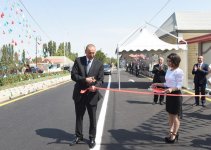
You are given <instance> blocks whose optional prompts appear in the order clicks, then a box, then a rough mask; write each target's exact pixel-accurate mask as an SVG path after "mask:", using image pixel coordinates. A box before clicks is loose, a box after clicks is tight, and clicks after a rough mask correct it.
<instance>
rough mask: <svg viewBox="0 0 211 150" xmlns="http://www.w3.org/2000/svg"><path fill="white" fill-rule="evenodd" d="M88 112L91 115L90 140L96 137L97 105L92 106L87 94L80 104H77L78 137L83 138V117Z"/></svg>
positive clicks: (76, 128)
mask: <svg viewBox="0 0 211 150" xmlns="http://www.w3.org/2000/svg"><path fill="white" fill-rule="evenodd" d="M86 109H87V111H88V115H89V121H90V125H89V138H90V139H95V136H96V111H97V105H90V104H89V99H88V98H87V95H86V94H85V95H84V96H83V98H82V99H81V100H80V101H79V102H75V113H76V126H75V134H76V136H77V137H81V138H82V137H83V117H84V114H85V112H86Z"/></svg>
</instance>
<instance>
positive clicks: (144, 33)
mask: <svg viewBox="0 0 211 150" xmlns="http://www.w3.org/2000/svg"><path fill="white" fill-rule="evenodd" d="M173 36H174V35H173ZM174 37H175V36H174ZM175 38H177V37H175ZM177 39H178V38H177ZM183 42H185V43H186V41H184V40H183ZM169 50H174V52H176V53H177V54H179V55H180V57H181V60H182V61H181V63H180V68H181V69H182V70H183V71H184V72H186V71H187V67H188V66H187V63H188V62H187V51H186V50H187V44H170V43H166V42H164V41H162V40H160V39H159V38H158V37H157V36H156V35H155V34H154V33H152V32H150V31H148V30H147V29H146V28H143V29H138V30H137V31H136V33H134V34H133V37H129V38H128V39H127V40H126V41H125V42H124V43H122V44H121V45H120V44H118V46H117V59H118V63H119V54H122V53H124V52H131V51H132V52H134V51H148V52H150V53H156V52H158V51H166V56H167V54H169V53H170V52H169ZM175 50H176V51H175ZM118 79H119V89H120V70H119V64H118ZM183 85H184V87H187V86H188V75H187V74H185V79H184V84H183Z"/></svg>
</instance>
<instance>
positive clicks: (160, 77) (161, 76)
mask: <svg viewBox="0 0 211 150" xmlns="http://www.w3.org/2000/svg"><path fill="white" fill-rule="evenodd" d="M167 70H168V66H167V65H165V64H163V69H162V70H160V69H159V64H156V65H154V66H153V69H152V73H153V74H154V77H153V83H164V82H165V75H166V71H167Z"/></svg>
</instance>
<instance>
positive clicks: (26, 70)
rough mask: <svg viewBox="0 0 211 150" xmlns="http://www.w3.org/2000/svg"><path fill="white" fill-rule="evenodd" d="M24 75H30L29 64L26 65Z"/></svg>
mask: <svg viewBox="0 0 211 150" xmlns="http://www.w3.org/2000/svg"><path fill="white" fill-rule="evenodd" d="M24 73H32V69H31V67H30V65H29V64H27V65H26V69H25V72H24Z"/></svg>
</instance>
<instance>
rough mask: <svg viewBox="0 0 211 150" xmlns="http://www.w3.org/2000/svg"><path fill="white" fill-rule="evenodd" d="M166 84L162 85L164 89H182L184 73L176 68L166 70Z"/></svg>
mask: <svg viewBox="0 0 211 150" xmlns="http://www.w3.org/2000/svg"><path fill="white" fill-rule="evenodd" d="M165 79H166V82H165V83H164V86H165V87H169V88H174V87H177V88H178V89H181V88H182V85H183V79H184V73H183V71H182V69H180V68H177V69H174V70H171V69H168V70H167V72H166V76H165Z"/></svg>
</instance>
